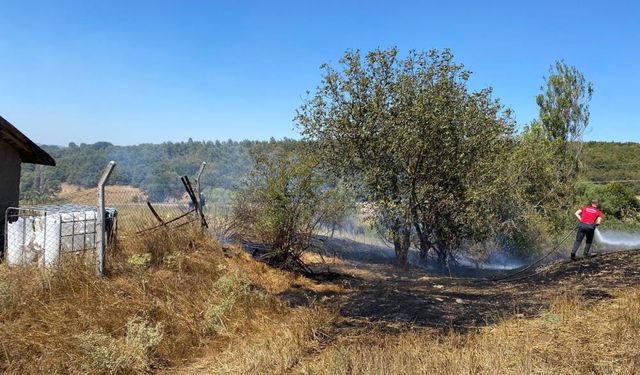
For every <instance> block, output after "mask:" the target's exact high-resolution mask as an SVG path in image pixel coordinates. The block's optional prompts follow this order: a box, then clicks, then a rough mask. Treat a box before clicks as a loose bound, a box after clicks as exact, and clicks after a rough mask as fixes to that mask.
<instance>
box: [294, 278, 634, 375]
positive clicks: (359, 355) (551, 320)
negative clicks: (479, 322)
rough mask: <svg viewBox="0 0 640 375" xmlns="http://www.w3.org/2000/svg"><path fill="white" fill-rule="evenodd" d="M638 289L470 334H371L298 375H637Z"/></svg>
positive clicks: (565, 303)
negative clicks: (598, 303)
mask: <svg viewBox="0 0 640 375" xmlns="http://www.w3.org/2000/svg"><path fill="white" fill-rule="evenodd" d="M639 312H640V289H635V290H632V291H628V292H626V293H623V294H621V295H619V296H618V297H617V298H616V299H614V300H613V301H608V302H603V303H601V304H600V305H597V306H595V307H585V306H584V305H583V304H582V303H581V302H580V301H576V300H570V299H566V298H563V299H559V300H558V301H556V302H555V303H554V304H553V305H552V308H551V309H550V310H549V311H548V312H546V313H544V314H542V315H541V316H540V317H538V318H536V319H533V320H524V319H513V320H507V321H504V322H502V323H500V324H498V325H496V326H493V327H487V328H486V329H483V330H481V331H479V332H475V333H471V334H466V335H462V334H455V333H452V334H450V335H448V336H445V337H440V336H437V335H435V334H432V333H429V332H420V331H417V332H410V333H404V334H400V335H385V334H375V333H372V334H370V335H366V336H365V337H355V338H349V339H346V340H342V341H341V342H338V343H337V344H335V345H333V346H331V347H330V348H329V349H327V350H325V351H324V352H323V353H322V354H320V355H319V356H317V357H315V358H314V359H313V360H312V361H310V362H309V363H305V364H304V365H302V366H300V368H299V372H300V373H303V374H638V373H640V340H639V337H640V314H639Z"/></svg>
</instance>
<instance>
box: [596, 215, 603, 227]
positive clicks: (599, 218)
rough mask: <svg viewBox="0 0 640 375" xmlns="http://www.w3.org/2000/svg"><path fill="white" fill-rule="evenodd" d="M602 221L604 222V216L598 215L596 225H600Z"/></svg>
mask: <svg viewBox="0 0 640 375" xmlns="http://www.w3.org/2000/svg"><path fill="white" fill-rule="evenodd" d="M600 223H602V216H598V218H597V219H596V225H600Z"/></svg>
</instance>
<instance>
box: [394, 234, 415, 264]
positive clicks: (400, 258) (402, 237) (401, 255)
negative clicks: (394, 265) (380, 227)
mask: <svg viewBox="0 0 640 375" xmlns="http://www.w3.org/2000/svg"><path fill="white" fill-rule="evenodd" d="M410 246H411V230H410V229H409V228H401V229H400V230H399V232H398V233H396V234H395V235H394V239H393V247H394V250H395V252H396V261H397V262H398V265H399V266H400V267H403V268H405V267H406V266H407V262H408V260H409V257H408V255H409V247H410Z"/></svg>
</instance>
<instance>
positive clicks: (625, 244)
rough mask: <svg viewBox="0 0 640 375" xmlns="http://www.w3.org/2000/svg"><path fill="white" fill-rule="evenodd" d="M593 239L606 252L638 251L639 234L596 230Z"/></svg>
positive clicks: (639, 245) (639, 244) (639, 243)
mask: <svg viewBox="0 0 640 375" xmlns="http://www.w3.org/2000/svg"><path fill="white" fill-rule="evenodd" d="M595 239H596V241H597V243H598V244H599V245H601V246H603V247H605V250H606V252H613V251H620V250H632V249H640V233H629V232H621V231H615V230H605V231H602V230H600V229H596V231H595Z"/></svg>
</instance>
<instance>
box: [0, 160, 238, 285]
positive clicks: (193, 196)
mask: <svg viewBox="0 0 640 375" xmlns="http://www.w3.org/2000/svg"><path fill="white" fill-rule="evenodd" d="M204 166H205V163H203V164H202V165H201V169H200V170H199V171H198V173H197V174H196V175H195V176H192V177H191V178H190V177H188V176H182V177H180V176H178V175H175V176H169V177H167V176H162V177H163V178H162V179H158V182H157V183H155V184H153V185H146V186H144V187H140V188H139V187H134V186H130V185H127V186H124V185H117V184H113V183H110V182H108V174H106V175H105V176H106V177H105V176H103V178H104V179H107V183H106V184H105V185H104V208H105V210H104V211H105V217H104V221H103V223H101V222H100V219H99V216H100V214H99V212H100V208H99V191H100V189H99V187H89V188H87V187H78V186H71V185H65V184H63V185H62V188H61V189H60V191H59V192H57V193H56V194H55V195H54V196H49V197H44V198H42V197H41V198H39V199H38V200H37V201H27V200H23V201H21V202H20V203H21V207H14V208H10V209H8V210H7V211H6V212H4V213H2V219H3V220H2V221H3V225H2V229H3V233H4V238H3V241H2V242H4V244H3V245H4V253H3V256H4V260H5V262H7V263H8V264H10V265H36V266H46V267H48V266H51V265H53V264H55V263H56V262H57V261H58V260H60V258H61V257H63V256H66V255H68V254H89V255H91V256H95V257H96V258H97V260H98V263H101V262H102V264H104V262H103V261H102V260H101V257H102V255H101V254H104V252H101V251H100V249H102V248H103V247H102V246H101V238H102V237H101V233H102V232H101V228H104V233H105V242H106V245H107V247H108V246H114V245H115V244H117V243H118V242H119V241H121V240H126V239H127V238H129V237H131V236H141V235H145V234H146V233H152V232H154V231H157V230H161V229H179V228H183V227H187V226H194V227H195V226H199V227H202V228H204V229H206V228H207V227H208V221H207V219H212V218H217V217H220V215H221V210H224V212H225V215H226V212H227V211H226V207H223V206H221V205H214V207H212V208H211V209H209V207H208V206H207V205H206V202H207V194H208V193H205V192H200V186H199V184H197V183H195V182H194V184H193V185H192V181H198V180H199V177H200V176H201V174H202V171H203V169H204ZM110 167H112V166H111V164H110ZM214 221H215V220H214ZM216 223H217V221H216ZM219 227H223V225H222V224H220V225H219ZM107 256H108V255H107ZM103 271H104V270H103V269H102V270H101V269H100V266H99V271H98V272H99V273H102V272H103Z"/></svg>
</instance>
